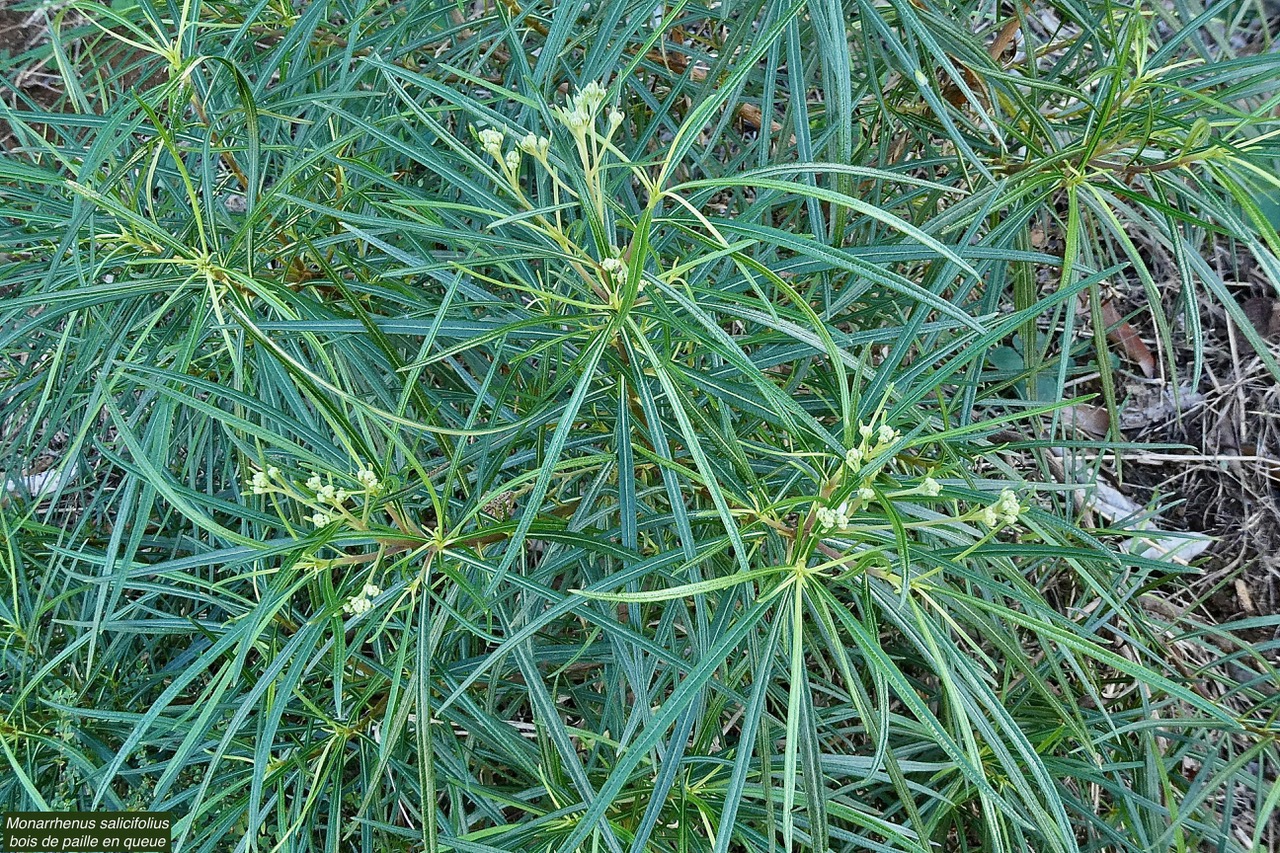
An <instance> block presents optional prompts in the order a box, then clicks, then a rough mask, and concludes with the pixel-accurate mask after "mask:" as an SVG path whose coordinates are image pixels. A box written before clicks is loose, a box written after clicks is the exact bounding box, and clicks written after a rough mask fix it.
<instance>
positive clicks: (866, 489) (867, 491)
mask: <svg viewBox="0 0 1280 853" xmlns="http://www.w3.org/2000/svg"><path fill="white" fill-rule="evenodd" d="M858 497H859V499H861V500H862V501H863V502H864V503H865V502H867V501H873V500H875V499H876V490H875V489H873V488H871V487H870V486H863V487H862V488H860V489H858Z"/></svg>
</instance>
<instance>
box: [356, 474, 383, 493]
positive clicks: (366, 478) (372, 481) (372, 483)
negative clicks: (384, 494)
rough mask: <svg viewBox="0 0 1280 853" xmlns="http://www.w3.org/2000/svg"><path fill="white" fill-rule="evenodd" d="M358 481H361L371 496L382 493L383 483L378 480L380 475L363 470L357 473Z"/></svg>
mask: <svg viewBox="0 0 1280 853" xmlns="http://www.w3.org/2000/svg"><path fill="white" fill-rule="evenodd" d="M356 480H358V481H359V483H360V485H361V486H364V490H365V491H366V492H368V493H369V494H371V495H376V494H377V493H378V492H380V491H382V481H381V480H379V479H378V475H377V474H375V473H374V472H373V471H371V470H370V469H368V468H361V469H360V470H359V471H357V472H356Z"/></svg>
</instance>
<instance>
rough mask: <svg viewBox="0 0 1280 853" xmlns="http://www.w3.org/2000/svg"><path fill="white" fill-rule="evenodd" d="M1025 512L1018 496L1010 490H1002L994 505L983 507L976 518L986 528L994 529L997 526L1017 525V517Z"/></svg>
mask: <svg viewBox="0 0 1280 853" xmlns="http://www.w3.org/2000/svg"><path fill="white" fill-rule="evenodd" d="M1024 511H1025V510H1024V509H1023V507H1022V504H1020V503H1019V502H1018V496H1017V495H1015V494H1014V493H1013V491H1012V490H1011V489H1004V490H1003V491H1001V492H1000V497H998V498H997V499H996V501H995V503H993V504H991V505H990V506H987V507H983V508H982V509H981V510H980V511H979V513H978V518H979V519H980V520H981V521H982V523H983V524H985V525H986V526H987V527H996V526H997V525H999V524H1017V523H1018V516H1020V515H1022V513H1023V512H1024Z"/></svg>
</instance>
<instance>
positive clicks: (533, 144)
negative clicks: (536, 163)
mask: <svg viewBox="0 0 1280 853" xmlns="http://www.w3.org/2000/svg"><path fill="white" fill-rule="evenodd" d="M516 147H517V148H519V149H520V150H521V151H523V152H524V153H526V154H530V155H533V156H535V157H536V156H537V155H538V137H537V136H535V135H534V134H532V133H526V134H525V135H524V136H522V137H520V141H519V142H517V143H516Z"/></svg>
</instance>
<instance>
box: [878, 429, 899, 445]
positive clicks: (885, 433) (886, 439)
mask: <svg viewBox="0 0 1280 853" xmlns="http://www.w3.org/2000/svg"><path fill="white" fill-rule="evenodd" d="M899 435H901V433H899V432H898V431H897V430H896V429H894V428H893V427H891V426H889V425H888V424H881V425H880V429H879V431H878V432H877V433H876V443H877V444H892V443H893V442H895V441H897V440H898V436H899Z"/></svg>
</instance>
